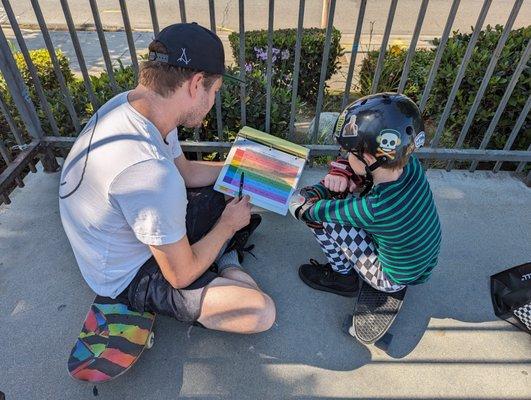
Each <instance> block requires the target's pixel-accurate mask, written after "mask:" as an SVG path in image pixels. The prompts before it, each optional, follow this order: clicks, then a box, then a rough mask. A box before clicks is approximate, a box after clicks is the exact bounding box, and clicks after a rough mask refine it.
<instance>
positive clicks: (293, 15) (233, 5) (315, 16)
mask: <svg viewBox="0 0 531 400" xmlns="http://www.w3.org/2000/svg"><path fill="white" fill-rule="evenodd" d="M390 3H391V0H370V1H369V2H368V4H367V9H366V13H365V19H364V24H363V31H362V32H363V33H364V34H369V33H370V32H371V30H372V33H373V34H374V35H381V34H383V31H384V29H385V23H386V19H387V14H388V11H389V5H390ZM39 4H40V6H41V9H42V12H43V14H44V16H45V18H46V21H47V23H48V25H49V26H50V27H51V28H57V29H64V28H65V26H66V24H65V20H64V16H63V12H62V9H61V5H60V1H59V0H40V1H39ZM155 4H156V10H157V16H158V21H159V26H160V27H164V26H166V25H169V24H171V23H174V22H177V21H180V19H181V17H180V10H179V1H177V0H157V1H155ZM208 4H209V2H208V1H207V0H194V1H191V0H187V1H185V11H186V18H187V20H188V21H197V22H198V23H200V24H202V25H205V26H210V19H209V8H208V7H209V5H208ZM336 4H337V5H336V12H335V17H334V25H335V26H336V27H337V28H338V29H340V30H341V31H342V32H343V33H344V34H345V33H353V32H354V30H355V28H356V20H357V15H358V9H359V4H360V0H339V1H337V3H336ZM420 4H421V0H400V1H399V2H398V7H397V10H396V15H395V20H394V23H393V28H392V33H393V34H395V35H404V36H406V37H407V36H408V35H410V34H411V33H412V32H413V29H414V26H415V21H416V18H417V15H418V10H419V7H420ZM482 4H483V0H463V1H461V5H460V7H459V10H458V13H457V16H456V19H455V22H454V25H453V29H454V30H457V29H458V30H460V31H470V28H471V26H473V25H474V24H475V22H476V19H477V16H478V14H479V11H480V9H481V5H482ZM513 4H514V1H513V0H494V1H493V2H492V5H491V7H490V9H489V13H488V16H487V20H486V22H485V24H505V22H506V20H507V17H508V16H509V13H510V11H511V8H512V5H513ZM11 5H12V7H13V9H14V11H15V14H16V16H17V19H18V21H19V23H20V24H22V25H23V26H25V27H31V26H36V24H37V21H36V18H35V14H34V12H33V9H32V7H31V3H30V1H29V0H11ZM69 5H70V11H71V13H72V16H73V19H74V21H75V23H76V25H78V26H80V27H81V26H88V27H90V26H91V25H92V24H93V17H92V13H91V9H90V4H89V1H88V0H70V1H69ZM450 5H451V1H450V0H431V1H430V3H429V5H428V9H427V13H426V18H425V21H424V24H423V28H422V32H421V34H422V35H431V36H439V35H440V34H441V32H442V30H443V28H444V25H445V22H446V18H447V16H448V12H449V10H450ZM98 7H99V10H100V14H101V20H102V23H103V25H104V27H106V28H107V29H116V28H120V27H123V20H122V14H121V12H120V6H119V2H118V0H99V1H98ZM127 8H128V12H129V17H130V20H131V25H132V27H133V29H136V30H151V29H152V20H151V15H150V9H149V2H148V0H127ZM298 9H299V2H298V1H277V2H275V12H274V28H275V29H279V28H288V27H296V25H297V18H298ZM322 9H323V0H307V1H306V7H305V14H304V21H305V22H304V25H305V26H307V27H314V26H320V24H321V15H322ZM215 14H216V26H217V27H218V29H227V30H238V29H239V28H238V1H237V0H217V1H215ZM5 20H7V18H6V17H5V13H4V12H3V9H2V8H1V7H0V22H2V21H5ZM267 23H268V1H267V0H246V1H245V28H246V29H247V30H252V29H267ZM530 23H531V0H524V3H523V5H522V8H521V10H520V14H519V16H518V18H517V20H516V23H515V27H520V26H525V25H529V24H530Z"/></svg>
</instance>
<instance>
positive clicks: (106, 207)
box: [59, 92, 187, 297]
mask: <svg viewBox="0 0 531 400" xmlns="http://www.w3.org/2000/svg"><path fill="white" fill-rule="evenodd" d="M127 94H128V92H125V93H122V94H119V95H117V96H116V97H114V98H113V99H111V100H109V101H108V102H107V103H106V104H105V105H103V106H102V107H101V108H100V109H99V110H98V112H97V114H95V115H94V116H93V117H92V118H91V120H90V121H89V122H88V123H87V126H86V127H85V129H84V130H83V132H82V133H81V134H80V135H79V137H78V138H77V140H76V142H75V143H74V146H73V147H72V150H71V151H70V154H69V155H68V157H67V158H66V160H65V163H64V165H63V170H62V173H61V183H60V187H59V198H60V199H59V208H60V212H61V221H62V223H63V227H64V229H65V232H66V235H67V236H68V239H69V241H70V244H71V245H72V249H73V250H74V254H75V257H76V260H77V263H78V265H79V269H80V270H81V273H82V275H83V277H84V278H85V280H86V281H87V283H88V285H89V286H90V287H91V288H92V290H94V291H95V292H96V293H97V294H99V295H102V296H109V297H116V296H117V295H118V294H120V293H121V292H122V291H123V290H124V289H125V288H126V287H127V285H128V284H129V283H130V282H131V280H132V279H133V277H134V276H135V274H136V273H137V271H138V270H139V268H140V267H141V266H142V264H143V263H144V262H145V261H146V260H148V259H149V257H151V252H150V250H149V247H148V245H161V244H167V243H173V242H176V241H178V240H180V239H181V238H182V237H183V236H184V235H185V234H186V222H185V221H186V205H187V199H186V187H185V184H184V180H183V178H182V176H181V175H180V173H179V170H178V169H177V167H176V166H175V163H174V159H175V158H177V157H179V156H181V155H182V150H181V146H180V145H179V140H178V137H177V129H174V130H173V131H171V132H170V133H169V134H168V135H167V136H166V143H165V142H164V140H163V139H162V136H161V134H160V132H159V131H158V129H157V128H156V127H155V125H153V123H151V122H150V121H149V120H147V119H146V118H145V117H143V116H142V115H141V114H140V113H139V112H138V111H136V110H135V109H134V108H133V107H132V106H131V104H129V102H128V100H127ZM96 119H97V123H96ZM89 148H90V150H89Z"/></svg>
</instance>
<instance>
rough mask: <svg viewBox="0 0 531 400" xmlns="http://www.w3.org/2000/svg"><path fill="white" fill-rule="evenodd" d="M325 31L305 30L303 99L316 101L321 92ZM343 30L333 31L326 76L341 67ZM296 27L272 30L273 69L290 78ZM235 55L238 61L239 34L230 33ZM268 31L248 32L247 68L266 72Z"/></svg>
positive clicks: (300, 83)
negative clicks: (320, 82)
mask: <svg viewBox="0 0 531 400" xmlns="http://www.w3.org/2000/svg"><path fill="white" fill-rule="evenodd" d="M325 35H326V30H325V29H318V28H307V29H304V30H303V33H302V42H301V64H300V73H299V87H298V93H299V95H300V97H301V98H302V99H304V100H305V101H307V102H309V103H311V104H314V103H315V102H316V100H317V93H318V91H319V77H320V74H321V61H322V57H323V50H324V43H325V38H326V36H325ZM340 39H341V33H340V32H339V31H338V30H337V29H335V28H334V29H333V31H332V41H331V44H330V55H329V57H328V66H327V73H326V79H329V78H330V77H331V76H332V75H333V74H335V73H336V72H337V71H338V69H339V67H340V62H339V57H340V56H342V54H343V53H342V50H341V45H340V44H339V41H340ZM296 40H297V30H296V29H279V30H276V31H274V32H273V49H272V52H273V56H274V57H273V60H274V62H273V71H276V72H277V76H287V77H288V78H289V79H291V76H292V74H293V63H294V57H295V43H296ZM229 41H230V45H231V48H232V54H233V56H234V59H235V60H239V57H240V37H239V35H238V33H237V32H233V33H231V34H230V35H229ZM267 46H268V40H267V30H259V31H248V32H245V62H246V65H247V68H250V67H251V68H253V69H256V68H259V69H262V70H264V71H265V67H266V64H267Z"/></svg>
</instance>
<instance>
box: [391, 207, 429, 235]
mask: <svg viewBox="0 0 531 400" xmlns="http://www.w3.org/2000/svg"><path fill="white" fill-rule="evenodd" d="M430 209H431V211H430V214H429V215H424V216H423V218H418V219H417V218H411V220H414V221H416V222H415V223H414V224H411V225H407V226H403V227H402V228H406V227H407V228H408V229H407V230H405V231H403V232H401V233H399V234H398V235H387V234H386V235H385V238H386V239H398V238H400V237H402V236H405V235H407V234H408V233H410V232H411V231H413V230H414V229H416V228H417V227H418V225H419V224H420V223H421V222H423V221H426V220H431V219H436V218H437V210H436V209H435V207H430ZM393 231H395V230H393ZM388 232H389V231H386V233H388Z"/></svg>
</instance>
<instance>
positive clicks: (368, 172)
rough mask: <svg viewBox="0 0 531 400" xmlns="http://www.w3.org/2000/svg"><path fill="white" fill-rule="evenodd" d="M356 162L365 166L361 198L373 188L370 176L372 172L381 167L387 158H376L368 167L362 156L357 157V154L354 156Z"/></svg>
mask: <svg viewBox="0 0 531 400" xmlns="http://www.w3.org/2000/svg"><path fill="white" fill-rule="evenodd" d="M354 155H355V156H356V158H357V159H358V160H360V161H361V162H362V163H363V164H364V165H365V180H364V184H365V185H364V188H363V191H362V192H361V193H360V196H361V197H363V196H365V195H366V194H367V193H369V192H370V191H371V189H372V187H373V186H374V178H373V175H372V172H373V171H374V170H375V169H376V168H378V167H380V166H381V165H383V164H384V163H385V162H386V161H387V157H380V158H377V159H376V161H375V162H374V163H373V164H372V165H368V164H367V161H365V159H364V158H363V156H362V155H359V154H357V153H355V154H354Z"/></svg>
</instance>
